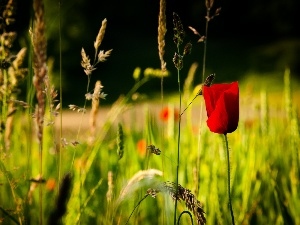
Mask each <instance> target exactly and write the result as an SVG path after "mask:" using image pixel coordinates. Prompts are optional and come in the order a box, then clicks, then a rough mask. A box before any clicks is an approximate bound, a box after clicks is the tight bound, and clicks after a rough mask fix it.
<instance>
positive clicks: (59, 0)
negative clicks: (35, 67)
mask: <svg viewBox="0 0 300 225" xmlns="http://www.w3.org/2000/svg"><path fill="white" fill-rule="evenodd" d="M58 13H59V15H58V19H59V21H58V37H59V102H60V105H61V107H60V109H59V111H60V113H59V114H60V115H59V123H60V126H59V140H62V137H63V134H62V126H63V122H62V121H63V120H62V104H63V98H62V39H61V0H58ZM62 148H63V146H62V142H61V141H60V142H59V160H58V183H60V178H61V159H62V153H61V152H62V151H61V150H62Z"/></svg>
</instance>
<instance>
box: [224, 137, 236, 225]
mask: <svg viewBox="0 0 300 225" xmlns="http://www.w3.org/2000/svg"><path fill="white" fill-rule="evenodd" d="M224 138H225V148H226V149H225V150H226V159H227V191H228V199H229V209H230V215H231V221H232V225H235V223H234V215H233V210H232V204H231V195H230V161H229V147H228V139H227V135H226V134H224Z"/></svg>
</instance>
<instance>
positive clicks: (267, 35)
mask: <svg viewBox="0 0 300 225" xmlns="http://www.w3.org/2000/svg"><path fill="white" fill-rule="evenodd" d="M17 3H18V8H17V16H18V18H17V24H16V26H17V29H18V30H19V32H18V33H19V44H20V45H24V44H26V43H27V44H29V43H30V42H29V40H28V28H29V26H30V17H31V15H32V7H31V6H32V2H30V1H29V0H18V1H17ZM1 5H3V4H2V3H1ZM299 6H300V2H299V1H297V0H286V1H281V0H265V1H260V0H252V1H250V0H246V1H237V0H229V1H221V0H219V1H217V0H216V1H215V3H214V8H213V9H212V12H214V11H215V9H216V8H219V7H221V8H222V10H221V14H220V16H218V17H216V18H215V19H214V20H212V21H211V22H210V23H209V31H208V49H207V70H206V71H207V74H206V75H208V74H209V73H216V76H217V77H216V81H215V82H226V81H232V80H241V79H243V78H244V77H245V76H246V75H247V74H249V73H251V74H253V73H255V74H258V76H261V75H265V74H269V75H271V76H282V74H283V72H284V69H285V68H286V67H289V68H290V69H291V75H292V76H294V77H298V75H299V74H300V67H299V63H298V59H299V56H300V38H299V37H300V35H299V34H300V29H299V25H298V22H297V19H296V18H297V15H298V10H299V8H300V7H299ZM45 10H46V22H47V35H48V57H49V58H50V59H53V60H54V67H53V74H54V75H53V76H54V80H57V78H58V74H59V51H60V50H59V20H60V21H61V39H62V73H63V79H64V80H63V98H64V103H63V105H64V106H66V105H68V104H71V103H72V104H82V103H83V102H84V93H85V92H86V84H87V77H86V75H85V74H84V72H83V69H82V68H81V66H80V61H81V55H80V51H81V48H82V47H84V49H85V50H86V52H87V54H89V55H90V57H91V58H92V57H93V55H94V49H93V43H94V40H95V38H96V36H97V33H98V31H99V28H100V26H101V21H102V20H103V19H104V18H107V20H108V25H107V30H106V34H105V38H104V41H103V42H102V44H101V46H100V49H101V50H109V49H113V53H112V55H111V57H109V59H108V61H107V62H105V63H102V64H100V65H99V66H98V69H97V70H96V71H95V72H94V73H93V75H92V83H91V85H92V86H91V88H92V87H93V85H94V82H95V81H96V80H101V81H102V84H103V85H104V92H105V93H108V96H107V100H106V101H105V102H106V103H112V102H113V101H115V100H116V99H117V97H118V96H119V95H120V94H125V93H127V92H128V90H129V89H130V88H131V87H132V85H133V84H134V80H133V78H132V73H133V70H134V69H135V68H136V67H141V69H142V70H143V69H145V68H147V67H152V68H160V61H159V58H158V47H157V25H158V11H159V1H158V0H157V1H153V0H130V1H117V0H110V1H95V0H61V14H59V4H58V1H53V0H45ZM173 12H176V13H177V14H178V15H179V16H180V17H181V20H182V23H183V25H184V28H185V29H186V38H185V41H186V42H188V41H191V42H192V44H193V49H192V54H191V55H189V56H188V57H186V58H185V60H184V67H183V69H182V72H181V75H182V80H184V78H185V77H186V76H187V72H188V70H189V67H190V65H191V64H192V63H193V62H198V64H199V68H198V70H197V77H196V80H195V82H196V83H197V82H198V83H200V80H201V76H202V75H201V71H202V59H203V43H197V37H196V36H195V35H194V34H193V33H192V32H191V31H190V30H189V29H188V26H192V27H194V28H196V29H197V30H198V31H199V33H200V34H204V30H205V18H204V16H205V13H206V8H205V1H204V0H201V1H200V0H184V1H183V0H182V1H179V0H176V1H175V0H172V1H170V0H167V12H166V13H167V29H168V32H167V35H166V54H165V61H166V62H167V69H168V70H169V71H170V72H171V76H170V77H168V78H166V79H165V81H164V90H165V91H166V92H173V91H176V90H177V89H178V87H177V72H176V69H175V68H174V65H173V62H172V58H173V55H174V52H175V50H176V49H175V44H174V43H173V41H172V35H173V24H172V13H173ZM59 15H61V16H59ZM17 47H18V46H17ZM257 82H259V81H257ZM57 88H58V86H57ZM140 91H141V92H144V93H147V94H151V93H156V92H159V91H160V80H159V79H154V80H151V81H150V82H148V83H147V84H146V85H145V86H144V87H143V88H142V89H141V90H140Z"/></svg>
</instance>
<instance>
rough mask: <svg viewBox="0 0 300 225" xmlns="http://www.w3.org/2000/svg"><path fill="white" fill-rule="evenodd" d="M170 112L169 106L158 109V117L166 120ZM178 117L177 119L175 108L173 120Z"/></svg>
mask: <svg viewBox="0 0 300 225" xmlns="http://www.w3.org/2000/svg"><path fill="white" fill-rule="evenodd" d="M171 113H172V110H171V109H170V108H169V107H165V108H163V109H162V110H161V111H160V113H159V117H160V119H161V120H162V121H165V122H166V121H168V120H169V119H170V117H171ZM178 119H179V112H178V110H177V109H174V120H175V121H178Z"/></svg>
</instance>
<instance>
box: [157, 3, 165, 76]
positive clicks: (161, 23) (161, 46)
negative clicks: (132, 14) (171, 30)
mask: <svg viewBox="0 0 300 225" xmlns="http://www.w3.org/2000/svg"><path fill="white" fill-rule="evenodd" d="M166 23H167V22H166V0H160V2H159V16H158V54H159V59H160V64H161V70H162V71H166V69H167V68H166V62H165V60H164V54H165V45H166V44H165V35H166V33H167V24H166Z"/></svg>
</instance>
